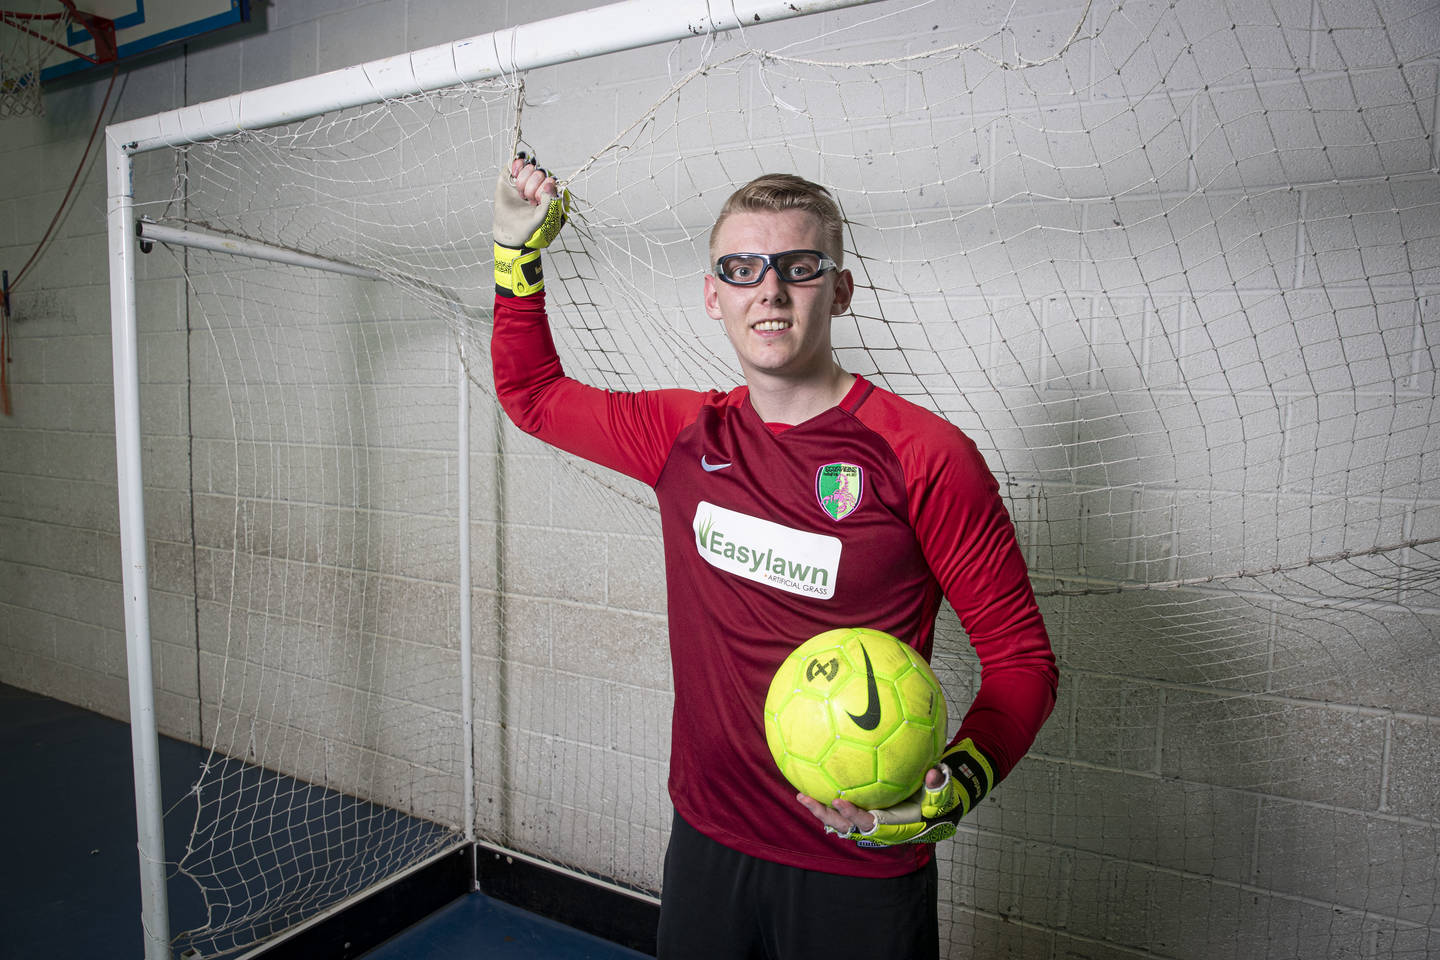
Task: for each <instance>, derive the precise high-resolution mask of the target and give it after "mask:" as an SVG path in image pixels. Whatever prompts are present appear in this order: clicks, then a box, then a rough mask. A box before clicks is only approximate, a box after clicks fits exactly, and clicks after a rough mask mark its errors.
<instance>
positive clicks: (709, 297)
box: [705, 273, 725, 320]
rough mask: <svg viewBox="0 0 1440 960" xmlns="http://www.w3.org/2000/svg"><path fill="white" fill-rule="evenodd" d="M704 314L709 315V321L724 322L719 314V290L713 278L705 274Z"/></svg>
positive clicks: (722, 316)
mask: <svg viewBox="0 0 1440 960" xmlns="http://www.w3.org/2000/svg"><path fill="white" fill-rule="evenodd" d="M705 312H706V313H708V314H709V315H710V319H711V320H724V319H725V317H724V315H723V314H722V313H721V312H720V288H719V284H717V283H716V282H715V277H714V276H712V275H711V274H708V273H707V274H705Z"/></svg>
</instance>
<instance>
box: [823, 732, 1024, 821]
mask: <svg viewBox="0 0 1440 960" xmlns="http://www.w3.org/2000/svg"><path fill="white" fill-rule="evenodd" d="M938 766H939V767H940V769H941V770H942V771H943V772H944V774H945V780H944V781H943V782H942V783H941V784H940V785H939V786H938V787H935V788H934V789H931V788H929V787H927V786H924V785H923V784H922V785H921V787H920V789H919V790H916V791H915V792H914V793H913V794H911V795H910V797H909V798H908V799H905V800H902V801H901V802H900V803H897V804H895V806H893V807H887V808H886V809H884V810H871V811H870V813H872V814H874V816H875V825H874V826H873V827H871V828H870V829H869V830H868V831H866V832H861V831H859V830H852V831H850V832H849V833H847V834H844V835H843V836H845V837H848V838H849V839H851V840H854V841H855V842H856V843H857V844H858V845H860V846H862V847H891V846H895V845H896V844H901V843H935V842H937V841H939V840H944V839H946V838H948V837H951V836H954V834H955V825H956V824H957V823H959V822H960V818H961V817H963V816H965V815H966V814H967V813H969V812H970V811H971V810H972V809H973V808H974V806H975V804H977V803H979V802H980V800H981V799H982V798H984V796H985V795H986V794H987V793H989V792H990V788H991V787H993V786H994V785H995V768H994V767H993V766H992V765H991V763H990V761H989V760H987V759H986V757H985V754H983V753H981V752H980V750H979V749H978V748H977V747H976V746H975V744H974V743H972V742H971V741H970V738H969V737H966V738H965V739H964V740H961V741H960V742H959V743H957V744H955V746H953V747H951V748H950V749H949V750H946V751H945V753H944V754H942V755H941V757H940V762H939V764H938Z"/></svg>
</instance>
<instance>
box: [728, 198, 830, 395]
mask: <svg viewBox="0 0 1440 960" xmlns="http://www.w3.org/2000/svg"><path fill="white" fill-rule="evenodd" d="M824 249H825V244H824V239H823V236H822V232H821V230H820V222H819V220H817V219H816V218H815V216H814V215H813V214H810V213H806V212H805V211H803V210H785V211H782V212H769V211H765V212H760V211H750V212H743V213H734V214H731V215H730V216H729V217H727V218H726V219H725V222H724V223H722V224H721V225H720V231H719V233H718V234H717V235H716V237H715V243H714V254H715V257H716V258H719V257H723V256H725V255H726V254H730V253H780V252H782V251H785V250H824ZM832 255H833V254H832ZM854 289H855V283H854V280H853V279H852V278H851V276H850V271H848V270H841V271H834V270H830V271H826V272H825V273H822V274H821V275H820V276H818V277H816V278H815V279H814V280H809V281H806V282H805V283H785V282H783V281H782V280H781V279H780V278H779V277H778V276H777V275H776V272H775V270H774V269H771V270H767V271H766V272H765V277H764V279H763V280H761V281H760V283H758V284H756V285H755V286H753V287H737V286H735V285H734V284H729V283H725V282H724V281H721V280H717V279H716V278H715V277H713V276H710V275H706V277H705V312H706V313H708V314H710V316H711V317H712V318H714V319H716V320H719V321H721V322H722V323H724V325H725V334H726V336H728V337H729V338H730V345H731V346H732V347H734V348H735V356H736V357H737V358H738V359H739V360H740V369H741V370H742V371H744V373H745V379H746V381H747V382H750V383H752V384H753V383H754V380H755V378H757V377H775V378H783V379H786V380H791V381H795V382H801V383H803V382H804V381H807V380H810V379H812V378H813V379H815V380H817V381H819V380H821V379H824V378H826V377H830V376H831V375H832V374H833V372H834V370H835V362H834V359H833V357H832V356H831V350H830V320H831V318H832V317H834V316H836V315H837V314H841V313H844V312H845V311H846V310H848V309H849V307H850V298H851V296H852V295H853V293H854Z"/></svg>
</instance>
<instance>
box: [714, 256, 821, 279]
mask: <svg viewBox="0 0 1440 960" xmlns="http://www.w3.org/2000/svg"><path fill="white" fill-rule="evenodd" d="M771 267H774V268H775V275H776V276H777V277H779V278H780V279H781V280H783V281H785V282H786V283H804V282H805V281H806V280H814V279H815V278H816V277H818V276H820V274H822V273H824V272H825V271H826V270H835V269H837V265H836V263H835V261H834V260H831V259H830V258H829V257H827V256H825V254H823V253H821V252H820V251H819V250H786V251H785V252H784V253H728V254H726V255H725V256H723V257H721V258H720V259H719V260H716V261H715V276H717V277H719V278H720V279H721V280H724V281H725V282H726V283H733V284H734V285H735V286H737V287H753V286H755V285H756V284H757V283H759V282H760V281H761V280H764V279H765V271H767V270H769V269H770V268H771Z"/></svg>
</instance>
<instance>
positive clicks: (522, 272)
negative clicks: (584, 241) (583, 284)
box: [493, 153, 570, 297]
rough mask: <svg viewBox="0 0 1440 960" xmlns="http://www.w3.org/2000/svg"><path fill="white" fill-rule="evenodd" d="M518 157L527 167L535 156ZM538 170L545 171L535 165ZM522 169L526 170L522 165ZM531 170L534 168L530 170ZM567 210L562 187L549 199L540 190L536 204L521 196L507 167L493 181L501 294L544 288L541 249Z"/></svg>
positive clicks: (497, 275) (566, 194) (562, 223)
mask: <svg viewBox="0 0 1440 960" xmlns="http://www.w3.org/2000/svg"><path fill="white" fill-rule="evenodd" d="M517 159H519V160H521V161H524V163H525V165H526V168H529V167H533V166H534V165H535V160H534V158H533V157H527V156H526V155H525V154H523V153H522V154H519V155H518V157H517ZM535 170H536V171H538V172H539V173H541V174H544V173H545V171H544V170H543V169H540V168H538V167H536V168H535ZM521 172H522V173H524V172H526V170H525V169H522V171H521ZM532 172H533V171H532ZM569 212H570V191H569V190H561V191H560V193H559V194H557V195H555V196H552V197H550V198H549V199H548V201H547V199H546V197H545V196H544V195H543V194H542V195H541V196H540V204H539V205H538V206H536V205H534V204H532V203H530V201H528V200H526V199H525V198H524V197H523V196H521V194H520V191H519V189H518V188H517V187H516V185H515V177H514V176H512V175H511V173H510V171H509V170H502V171H501V172H500V179H499V181H498V182H497V183H496V184H495V226H494V234H493V235H494V241H495V292H496V294H498V295H499V296H502V297H525V296H529V295H530V294H532V293H537V292H539V291H540V290H543V289H545V273H544V271H543V269H542V268H541V266H540V251H541V250H542V249H544V248H545V247H547V246H549V245H550V241H552V240H554V239H555V238H556V237H557V236H558V235H559V234H560V228H561V227H563V226H565V221H566V219H568V217H569Z"/></svg>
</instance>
